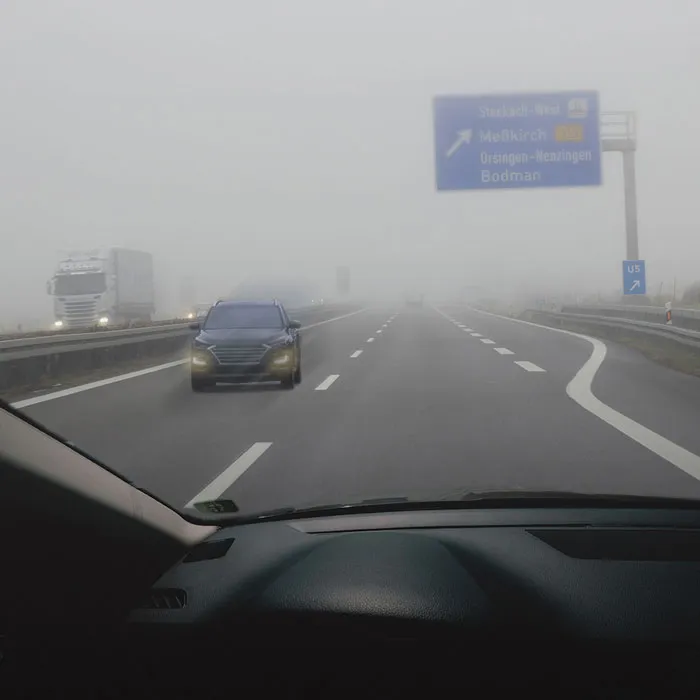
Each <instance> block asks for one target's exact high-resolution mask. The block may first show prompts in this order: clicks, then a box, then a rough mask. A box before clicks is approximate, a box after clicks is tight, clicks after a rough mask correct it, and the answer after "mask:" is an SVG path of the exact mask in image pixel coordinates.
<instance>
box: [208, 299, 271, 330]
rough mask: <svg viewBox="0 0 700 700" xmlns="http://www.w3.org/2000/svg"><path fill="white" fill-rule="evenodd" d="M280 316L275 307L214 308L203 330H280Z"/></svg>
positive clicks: (224, 306) (225, 306)
mask: <svg viewBox="0 0 700 700" xmlns="http://www.w3.org/2000/svg"><path fill="white" fill-rule="evenodd" d="M283 326H284V323H283V321H282V314H281V313H280V310H279V309H278V308H277V307H276V306H252V305H251V306H227V305H223V306H214V307H213V308H212V309H211V311H210V312H209V316H207V319H206V321H205V323H204V330H207V331H215V330H221V329H226V328H231V329H233V328H282V327H283Z"/></svg>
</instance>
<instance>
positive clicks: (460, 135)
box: [445, 129, 472, 158]
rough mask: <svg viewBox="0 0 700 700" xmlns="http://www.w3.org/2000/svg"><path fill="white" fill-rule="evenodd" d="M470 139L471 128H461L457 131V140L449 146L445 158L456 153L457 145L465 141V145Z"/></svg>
mask: <svg viewBox="0 0 700 700" xmlns="http://www.w3.org/2000/svg"><path fill="white" fill-rule="evenodd" d="M471 140H472V130H471V129H462V130H461V131H458V132H457V140H456V141H455V142H454V143H453V144H452V145H451V146H450V148H449V150H448V151H447V153H446V154H445V156H446V157H447V158H452V156H453V155H454V154H455V153H457V151H458V150H459V147H460V146H461V145H462V144H463V143H466V144H467V146H468V145H469V144H470V143H471Z"/></svg>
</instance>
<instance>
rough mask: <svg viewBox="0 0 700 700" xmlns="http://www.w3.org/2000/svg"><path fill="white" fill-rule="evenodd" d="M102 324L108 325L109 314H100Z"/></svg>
mask: <svg viewBox="0 0 700 700" xmlns="http://www.w3.org/2000/svg"><path fill="white" fill-rule="evenodd" d="M97 322H98V323H99V324H100V325H101V326H106V325H107V324H108V323H109V317H108V316H100V318H99V319H98V321H97Z"/></svg>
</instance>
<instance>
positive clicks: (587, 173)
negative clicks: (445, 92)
mask: <svg viewBox="0 0 700 700" xmlns="http://www.w3.org/2000/svg"><path fill="white" fill-rule="evenodd" d="M433 118H434V127H435V170H436V179H437V189H438V190H492V189H512V188H534V187H585V186H591V185H600V184H601V148H600V113H599V106H598V93H597V92H591V91H585V90H583V91H580V92H555V93H545V94H529V93H523V94H510V95H482V96H478V97H469V96H445V97H436V98H435V99H434V101H433Z"/></svg>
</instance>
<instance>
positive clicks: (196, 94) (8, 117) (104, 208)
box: [0, 0, 700, 321]
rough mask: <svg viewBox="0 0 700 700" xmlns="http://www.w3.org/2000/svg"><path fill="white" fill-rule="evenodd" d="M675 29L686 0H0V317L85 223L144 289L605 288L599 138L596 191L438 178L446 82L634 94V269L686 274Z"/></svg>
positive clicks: (617, 185) (685, 27) (692, 96)
mask: <svg viewBox="0 0 700 700" xmlns="http://www.w3.org/2000/svg"><path fill="white" fill-rule="evenodd" d="M698 36H700V3H698V2H697V0H669V2H668V3H661V2H658V1H657V0H637V1H635V2H633V1H632V0H626V1H623V0H605V1H602V0H590V1H589V2H586V3H562V2H560V1H556V0H470V1H469V2H467V1H466V0H454V1H449V2H448V1H446V0H442V1H440V0H435V1H433V2H428V1H427V0H426V1H420V2H419V1H418V0H395V1H394V0H392V1H389V0H386V1H384V2H380V1H379V0H351V1H348V2H333V1H331V0H293V1H289V0H287V1H285V0H274V1H273V0H269V1H265V0H261V1H259V2H255V3H251V2H238V1H236V0H220V1H219V0H217V1H214V0H200V1H199V2H194V0H190V1H187V2H185V1H182V0H177V1H176V0H119V1H118V2H107V1H106V0H83V1H77V0H74V1H70V0H43V1H41V2H39V1H37V0H4V1H3V2H2V3H0V91H1V92H0V106H1V111H0V164H1V165H0V189H1V192H2V195H1V196H0V231H2V240H3V251H2V255H0V275H1V279H2V282H1V288H2V291H3V294H2V295H0V321H2V320H3V319H8V318H21V317H32V318H34V317H40V316H42V315H46V314H48V313H50V299H49V297H47V296H46V294H45V291H44V285H45V281H46V280H47V279H48V278H49V277H50V276H51V274H52V271H53V266H54V265H55V263H56V261H57V259H58V256H59V252H60V251H61V250H65V249H70V248H80V247H96V246H100V245H102V246H105V245H122V246H129V247H135V248H140V249H145V250H149V251H151V252H152V253H153V254H154V256H155V258H156V267H157V272H158V275H159V282H160V285H161V287H162V290H170V292H166V291H162V295H164V297H167V296H168V293H170V294H171V296H172V290H173V288H174V284H175V282H176V280H177V279H178V278H179V277H180V276H182V275H183V274H192V273H194V274H196V275H198V276H201V279H200V288H201V290H202V295H213V296H216V295H218V294H220V293H225V292H226V291H227V290H228V289H230V288H231V286H232V285H234V284H235V283H236V282H237V281H238V280H239V279H240V278H242V277H243V276H245V275H246V274H250V273H253V272H255V271H257V270H259V269H266V270H268V271H269V270H270V269H272V268H275V269H280V270H285V269H286V270H288V269H289V268H290V266H292V267H294V268H295V269H299V270H300V271H305V272H307V273H308V274H310V275H316V276H321V277H323V278H324V279H327V280H331V279H332V272H333V268H334V266H335V265H340V264H347V265H350V266H351V268H352V271H353V282H354V283H355V284H356V286H359V287H362V285H364V286H365V287H366V288H367V289H370V290H371V289H376V288H377V287H378V286H381V285H385V286H386V287H387V288H388V289H391V287H392V284H393V285H394V286H396V285H399V284H403V283H404V282H405V279H406V278H407V277H411V276H413V275H416V276H420V275H428V276H435V277H439V278H443V279H445V278H449V279H463V280H464V283H465V284H484V285H489V286H491V287H496V288H498V287H499V286H508V285H511V286H513V285H516V286H517V285H520V284H528V285H530V286H534V287H537V288H540V289H557V288H561V287H562V286H563V285H565V286H566V287H567V288H569V289H572V290H593V291H595V290H599V289H600V290H604V291H609V290H614V289H615V288H617V287H619V285H620V280H619V272H620V261H621V260H622V259H623V258H624V256H625V249H624V241H625V237H624V206H623V190H622V177H621V158H620V156H619V154H612V153H610V154H605V156H604V185H603V186H602V187H600V188H586V189H577V190H540V191H532V190H530V191H520V192H518V191H516V192H503V191H500V192H483V193H477V192H471V193H470V192H462V193H449V194H448V193H437V192H436V191H435V184H434V183H435V174H434V158H433V131H432V111H431V102H432V98H433V97H434V96H435V95H438V94H446V93H452V94H480V93H490V92H515V91H541V92H547V91H556V90H576V89H594V90H599V91H600V95H601V106H602V109H603V110H617V109H623V110H635V111H636V112H637V113H638V121H639V150H638V158H637V179H638V205H639V207H638V208H639V234H640V253H641V257H643V258H645V259H646V260H647V265H648V277H649V279H648V281H649V286H650V291H655V287H658V285H659V284H660V283H662V282H663V283H665V284H667V285H668V284H671V283H672V282H673V279H674V277H676V278H677V279H678V283H679V284H680V285H683V284H685V283H688V282H690V281H692V280H695V279H700V237H699V236H698V231H699V229H700V227H699V226H698V213H697V204H696V200H697V198H698V193H697V190H698V183H699V182H700V178H699V177H698V164H699V163H700V144H699V143H698V138H697V137H696V132H697V124H698V117H699V116H700V42H699V41H698ZM203 271H204V275H202V272H203ZM205 300H206V299H205ZM166 303H168V302H166Z"/></svg>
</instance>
